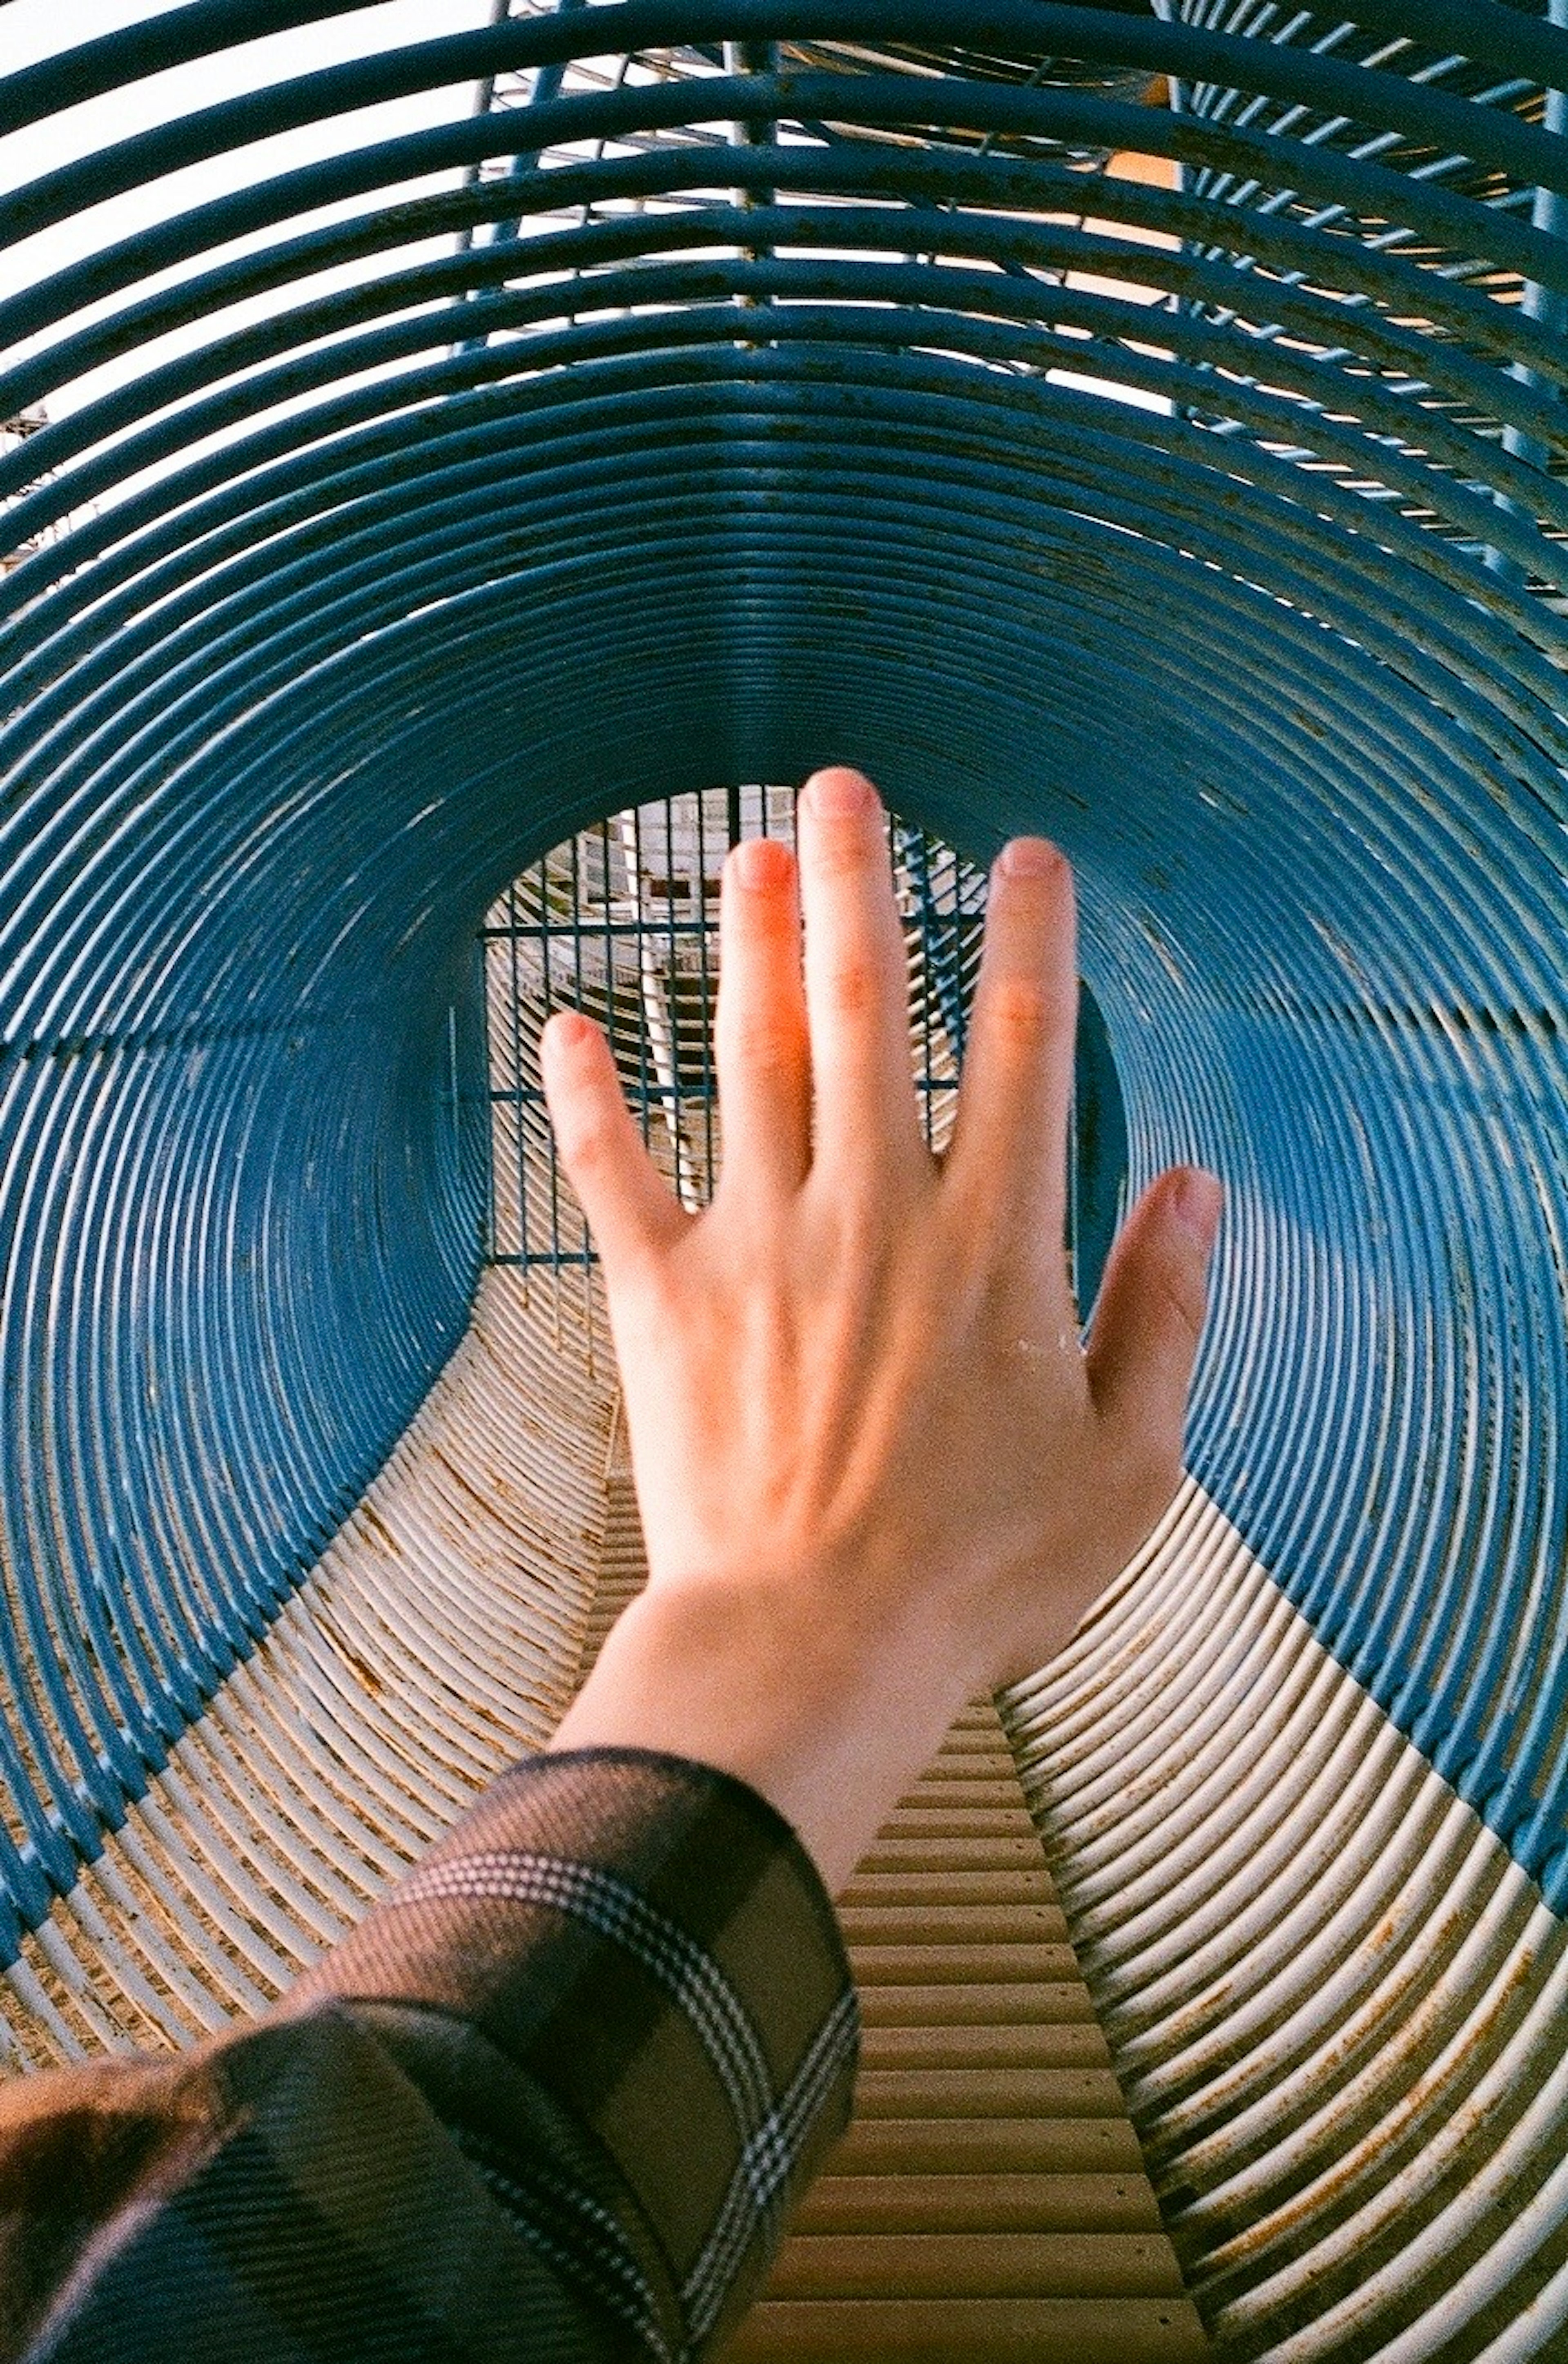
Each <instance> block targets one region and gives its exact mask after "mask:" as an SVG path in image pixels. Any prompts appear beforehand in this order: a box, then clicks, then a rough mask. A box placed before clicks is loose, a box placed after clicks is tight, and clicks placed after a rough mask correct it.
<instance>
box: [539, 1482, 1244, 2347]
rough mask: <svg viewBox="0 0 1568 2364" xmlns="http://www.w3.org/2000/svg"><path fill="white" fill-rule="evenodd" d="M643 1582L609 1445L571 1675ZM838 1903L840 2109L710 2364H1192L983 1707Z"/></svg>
mask: <svg viewBox="0 0 1568 2364" xmlns="http://www.w3.org/2000/svg"><path fill="white" fill-rule="evenodd" d="M617 1465H618V1466H617ZM645 1575H646V1566H645V1562H644V1560H643V1556H642V1538H641V1533H640V1530H639V1525H638V1518H637V1506H636V1501H635V1498H634V1496H633V1493H632V1488H631V1480H630V1476H629V1472H628V1470H627V1468H626V1466H625V1464H624V1459H623V1458H622V1457H621V1456H619V1455H617V1456H615V1457H614V1459H613V1460H612V1466H611V1469H610V1473H609V1478H608V1492H607V1500H606V1519H605V1530H604V1547H603V1558H602V1563H601V1574H600V1580H599V1586H598V1590H597V1592H596V1594H595V1601H594V1605H593V1609H592V1611H591V1612H590V1620H589V1625H588V1631H587V1635H586V1639H585V1643H584V1658H583V1667H582V1673H583V1674H584V1675H585V1674H586V1672H587V1670H588V1667H590V1666H591V1665H592V1663H593V1660H594V1657H595V1656H596V1655H597V1651H598V1647H599V1645H600V1643H601V1642H602V1641H603V1638H604V1636H605V1634H606V1633H607V1632H608V1630H609V1627H610V1625H611V1624H612V1623H613V1622H614V1620H615V1618H616V1617H617V1616H618V1614H619V1613H620V1611H621V1609H622V1608H623V1607H624V1606H625V1604H626V1602H627V1601H628V1600H629V1599H630V1598H631V1596H632V1594H633V1593H634V1592H635V1591H637V1589H639V1586H640V1585H641V1583H642V1582H643V1580H644V1578H645ZM840 1917H841V1919H842V1922H843V1925H844V1933H845V1936H846V1939H847V1941H848V1944H849V1949H850V1958H851V1963H852V1964H853V1967H854V1973H855V1979H856V1983H857V1985H858V1987H859V1989H860V1994H861V2003H862V2016H863V2021H864V2029H865V2035H864V2049H863V2053H862V2069H861V2078H860V2086H859V2091H858V2095H857V2102H856V2111H855V2119H854V2123H853V2124H852V2125H851V2129H850V2132H849V2134H848V2135H847V2136H846V2137H845V2140H844V2142H843V2144H842V2145H841V2146H840V2149H839V2151H838V2152H837V2154H836V2155H835V2157H834V2158H833V2160H832V2162H831V2164H830V2166H829V2168H828V2172H827V2173H826V2174H824V2175H823V2176H822V2177H821V2178H819V2180H818V2181H817V2184H816V2185H815V2187H814V2188H813V2190H812V2191H811V2192H810V2194H809V2195H808V2197H807V2199H806V2202H805V2205H804V2207H803V2208H802V2209H801V2211H800V2213H799V2215H798V2216H797V2218H796V2221H795V2225H794V2227H793V2229H792V2231H791V2234H790V2236H789V2238H788V2240H787V2241H786V2242H785V2245H784V2249H783V2251H782V2252H781V2254H780V2257H779V2259H778V2262H777V2264H776V2266H775V2268H774V2270H773V2278H772V2280H770V2282H769V2284H768V2287H767V2290H766V2292H765V2293H764V2295H763V2297H762V2302H761V2303H760V2304H759V2305H758V2306H757V2307H756V2308H755V2309H754V2310H753V2312H752V2314H751V2316H750V2317H749V2318H748V2320H747V2321H746V2323H745V2324H744V2325H742V2326H741V2329H740V2333H739V2335H738V2336H737V2337H736V2338H735V2339H734V2341H733V2342H732V2343H731V2344H730V2346H729V2347H728V2348H727V2349H726V2351H725V2359H726V2364H775V2359H777V2364H784V2359H786V2358H787V2359H789V2364H855V2359H862V2358H867V2359H874V2364H1145V2359H1150V2364H1153V2359H1165V2360H1166V2364H1187V2359H1190V2358H1204V2357H1207V2355H1208V2353H1209V2349H1208V2344H1207V2338H1206V2336H1205V2334H1204V2331H1203V2328H1202V2325H1201V2324H1200V2322H1199V2320H1198V2317H1197V2314H1196V2312H1195V2309H1194V2307H1193V2305H1192V2303H1191V2302H1190V2301H1189V2300H1188V2299H1187V2298H1186V2297H1185V2296H1184V2293H1183V2288H1182V2279H1181V2274H1180V2271H1179V2269H1178V2267H1177V2264H1176V2259H1175V2255H1174V2252H1173V2249H1172V2247H1171V2245H1170V2243H1169V2241H1168V2240H1167V2239H1166V2237H1165V2236H1164V2233H1163V2232H1162V2228H1161V2224H1160V2216H1159V2211H1158V2209H1157V2207H1156V2205H1155V2201H1154V2195H1153V2192H1152V2191H1151V2188H1150V2184H1149V2181H1148V2179H1147V2177H1146V2176H1145V2174H1144V2171H1143V2166H1142V2160H1141V2157H1140V2151H1139V2147H1138V2139H1137V2136H1136V2135H1134V2133H1133V2130H1132V2127H1131V2125H1130V2124H1129V2121H1128V2117H1127V2113H1126V2111H1125V2109H1124V2108H1123V2105H1122V2100H1121V2094H1120V2091H1119V2088H1118V2085H1117V2081H1116V2079H1115V2077H1114V2076H1113V2075H1112V2073H1111V2068H1110V2057H1109V2054H1108V2052H1107V2050H1106V2042H1105V2038H1104V2036H1103V2035H1101V2033H1100V2030H1099V2027H1098V2025H1097V2024H1096V2023H1095V2015H1094V2011H1093V2007H1092V2005H1091V2003H1090V2001H1089V1996H1088V1992H1087V1990H1086V1989H1085V1987H1084V1982H1083V1979H1081V1978H1080V1976H1079V1973H1078V1965H1077V1962H1076V1959H1075V1958H1074V1957H1073V1949H1072V1946H1070V1944H1069V1943H1068V1938H1067V1925H1066V1923H1065V1921H1064V1919H1063V1917H1062V1911H1061V1908H1060V1906H1059V1905H1058V1903H1057V1901H1056V1898H1055V1895H1054V1893H1053V1891H1052V1889H1051V1878H1050V1874H1049V1872H1048V1870H1047V1868H1046V1863H1045V1857H1044V1855H1043V1853H1042V1850H1041V1847H1040V1838H1039V1835H1038V1834H1037V1832H1036V1830H1035V1828H1034V1825H1033V1823H1032V1822H1031V1821H1030V1818H1029V1811H1028V1809H1027V1807H1026V1805H1025V1803H1024V1798H1023V1792H1022V1790H1020V1788H1019V1786H1018V1773H1017V1770H1016V1768H1015V1767H1014V1763H1013V1758H1012V1756H1011V1754H1010V1752H1009V1750H1008V1748H1007V1745H1006V1740H1005V1739H1004V1737H1003V1734H1002V1728H1001V1725H1000V1723H999V1722H998V1720H997V1716H996V1711H995V1707H994V1706H993V1704H992V1702H991V1701H990V1700H989V1699H986V1700H980V1701H973V1703H972V1704H971V1705H970V1706H969V1707H967V1708H966V1709H965V1710H964V1712H963V1713H962V1715H961V1716H960V1717H959V1719H958V1721H957V1723H955V1724H954V1726H953V1728H952V1730H951V1733H950V1734H948V1737H947V1739H946V1740H945V1742H944V1743H943V1745H942V1747H941V1750H940V1754H939V1756H938V1757H937V1759H936V1762H935V1763H934V1764H933V1765H932V1766H931V1767H930V1768H929V1771H928V1772H927V1773H926V1774H925V1775H924V1776H923V1777H922V1779H920V1781H919V1782H918V1783H917V1786H916V1787H915V1789H914V1790H911V1791H910V1793H909V1794H908V1796H907V1797H906V1798H905V1799H903V1800H902V1801H900V1803H899V1805H898V1807H897V1809H896V1811H895V1812H894V1813H893V1814H892V1815H891V1816H890V1818H889V1820H888V1821H887V1823H885V1824H884V1828H883V1829H882V1831H881V1832H880V1833H879V1834H878V1835H877V1838H876V1840H875V1842H874V1844H873V1846H872V1848H871V1850H870V1852H869V1853H868V1854H867V1856H866V1857H865V1859H864V1861H863V1862H862V1864H861V1865H860V1867H859V1868H858V1870H857V1871H856V1873H855V1876H854V1878H853V1879H852V1880H851V1883H850V1885H849V1886H848V1888H847V1889H846V1890H844V1893H843V1895H842V1897H841V1899H840Z"/></svg>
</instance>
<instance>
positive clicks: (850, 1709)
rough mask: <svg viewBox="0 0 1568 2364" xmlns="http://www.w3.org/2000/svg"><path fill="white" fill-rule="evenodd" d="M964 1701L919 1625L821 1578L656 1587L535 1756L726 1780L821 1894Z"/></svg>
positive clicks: (955, 1663) (634, 1608) (955, 1674)
mask: <svg viewBox="0 0 1568 2364" xmlns="http://www.w3.org/2000/svg"><path fill="white" fill-rule="evenodd" d="M970 1688H972V1686H971V1685H970V1683H969V1682H968V1680H967V1675H966V1669H965V1668H964V1667H963V1666H962V1662H961V1661H960V1659H959V1657H958V1656H957V1654H956V1652H955V1651H954V1650H952V1649H951V1647H949V1646H945V1637H943V1636H941V1635H940V1634H938V1633H935V1632H933V1631H932V1630H931V1625H930V1621H929V1619H928V1620H926V1621H925V1622H924V1624H923V1626H922V1627H921V1628H920V1629H918V1630H917V1629H916V1627H915V1626H914V1624H913V1622H911V1621H910V1620H908V1619H907V1618H902V1617H900V1616H898V1615H896V1614H895V1615H893V1616H891V1617H890V1616H888V1615H886V1614H879V1615H877V1616H875V1617H873V1616H871V1615H869V1614H867V1613H866V1612H865V1611H864V1610H863V1608H862V1606H861V1603H860V1598H858V1597H857V1592H856V1589H855V1588H854V1587H853V1586H852V1585H851V1584H848V1583H843V1582H838V1581H834V1580H832V1578H830V1577H829V1576H828V1573H827V1572H823V1574H822V1575H821V1576H819V1577H818V1578H816V1579H815V1580H812V1581H804V1580H802V1579H801V1578H765V1577H754V1576H751V1575H744V1576H742V1575H725V1576H721V1577H692V1578H674V1579H664V1580H662V1582H660V1583H658V1584H656V1585H651V1586H650V1587H649V1588H648V1589H647V1590H645V1591H644V1592H642V1593H640V1594H639V1596H638V1598H637V1599H636V1600H634V1601H633V1602H632V1603H631V1605H630V1607H629V1608H628V1610H627V1611H625V1612H624V1614H623V1615H622V1616H621V1618H620V1619H619V1621H618V1622H617V1624H616V1625H615V1626H614V1627H613V1628H612V1630H611V1632H610V1634H609V1635H608V1637H607V1638H606V1643H605V1645H604V1648H603V1650H602V1651H601V1653H600V1656H599V1659H598V1662H597V1664H596V1665H595V1668H594V1670H593V1673H592V1674H591V1675H590V1677H589V1678H588V1680H587V1682H586V1683H585V1684H584V1688H583V1690H582V1691H581V1693H580V1694H579V1696H578V1698H577V1700H576V1701H574V1702H573V1706H572V1707H571V1709H570V1710H569V1711H568V1712H567V1714H566V1716H565V1718H564V1720H563V1721H562V1724H561V1727H560V1729H559V1731H558V1732H557V1734H556V1735H555V1737H554V1739H553V1740H552V1742H551V1743H550V1745H551V1746H552V1747H556V1748H568V1747H570V1748H586V1747H598V1746H623V1747H642V1748H652V1749H658V1750H661V1751H662V1752H664V1753H666V1754H668V1755H671V1756H684V1757H688V1758H690V1759H693V1760H694V1761H695V1762H697V1763H700V1764H706V1765H711V1766H715V1767H717V1768H718V1770H720V1771H721V1772H725V1773H728V1774H731V1775H733V1776H734V1777H735V1778H736V1779H740V1780H742V1781H745V1782H747V1783H748V1784H749V1785H750V1787H751V1788H752V1789H754V1790H757V1791H758V1792H759V1793H760V1794H761V1795H762V1797H764V1798H766V1799H767V1800H768V1801H769V1803H770V1804H771V1805H773V1806H774V1807H775V1808H776V1809H777V1811H778V1812H780V1813H782V1814H783V1815H784V1817H785V1819H786V1820H787V1821H788V1822H789V1823H791V1824H792V1825H793V1826H794V1828H795V1831H796V1833H797V1834H798V1835H799V1837H800V1839H801V1841H802V1843H803V1844H804V1845H805V1846H806V1849H807V1851H808V1852H809V1853H810V1854H811V1856H812V1857H813V1858H814V1859H815V1860H816V1862H817V1868H818V1869H819V1870H820V1871H821V1873H822V1876H823V1879H825V1881H826V1882H827V1884H828V1888H829V1889H830V1890H833V1889H836V1888H838V1887H840V1886H841V1885H842V1883H843V1881H844V1880H845V1879H847V1878H848V1877H849V1875H850V1873H851V1871H852V1870H853V1868H854V1867H855V1864H856V1863H857V1862H858V1861H859V1859H860V1857H861V1856H862V1854H863V1853H864V1851H865V1848H866V1846H867V1845H869V1844H870V1841H871V1839H872V1838H873V1836H874V1834H875V1833H876V1831H877V1829H878V1828H879V1827H880V1825H881V1823H882V1821H883V1820H884V1817H885V1815H886V1813H887V1812H888V1810H889V1809H890V1807H891V1806H892V1805H893V1804H894V1803H895V1801H896V1800H897V1798H898V1797H899V1796H900V1795H901V1794H902V1792H903V1790H905V1789H906V1788H907V1786H908V1784H909V1783H910V1781H911V1780H913V1779H915V1778H916V1776H917V1774H918V1773H919V1772H920V1771H921V1770H922V1769H923V1768H924V1767H925V1765H926V1764H927V1763H928V1762H929V1758H930V1757H931V1756H932V1755H933V1754H934V1752H935V1750H936V1748H937V1747H938V1745H940V1740H941V1736H942V1734H943V1733H944V1732H945V1731H946V1730H947V1728H948V1725H949V1723H951V1719H952V1717H953V1715H954V1714H955V1713H956V1712H957V1711H958V1709H959V1707H960V1706H961V1705H962V1701H963V1700H964V1698H965V1697H966V1696H967V1695H968V1690H969V1689H970Z"/></svg>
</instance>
